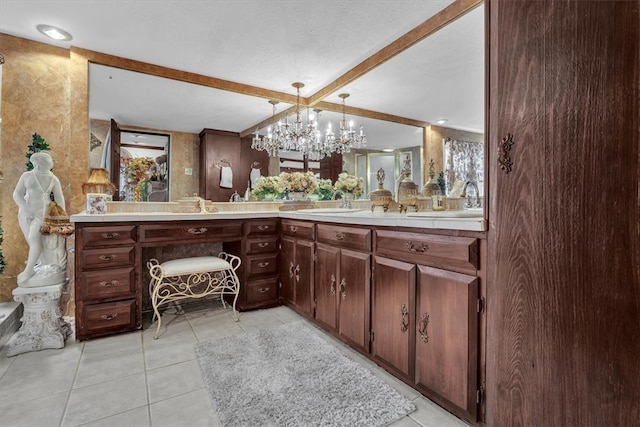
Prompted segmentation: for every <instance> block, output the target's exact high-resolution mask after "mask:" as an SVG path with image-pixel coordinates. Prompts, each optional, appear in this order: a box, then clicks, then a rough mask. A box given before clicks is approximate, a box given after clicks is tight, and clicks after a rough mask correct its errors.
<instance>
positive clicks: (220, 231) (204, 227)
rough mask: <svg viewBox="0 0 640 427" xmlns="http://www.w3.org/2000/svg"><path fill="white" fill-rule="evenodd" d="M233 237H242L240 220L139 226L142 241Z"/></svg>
mask: <svg viewBox="0 0 640 427" xmlns="http://www.w3.org/2000/svg"><path fill="white" fill-rule="evenodd" d="M233 237H238V238H241V237H242V222H239V221H232V222H224V221H216V222H215V223H214V222H193V223H185V222H183V223H182V224H168V225H141V226H140V241H141V242H142V243H159V242H172V243H181V242H198V241H206V242H222V241H225V240H229V239H230V238H233Z"/></svg>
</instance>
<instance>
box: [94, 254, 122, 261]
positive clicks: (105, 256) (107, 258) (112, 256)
mask: <svg viewBox="0 0 640 427" xmlns="http://www.w3.org/2000/svg"><path fill="white" fill-rule="evenodd" d="M117 257H118V256H117V255H115V254H111V255H100V256H99V257H98V258H100V259H101V260H102V261H112V260H114V259H116V258H117Z"/></svg>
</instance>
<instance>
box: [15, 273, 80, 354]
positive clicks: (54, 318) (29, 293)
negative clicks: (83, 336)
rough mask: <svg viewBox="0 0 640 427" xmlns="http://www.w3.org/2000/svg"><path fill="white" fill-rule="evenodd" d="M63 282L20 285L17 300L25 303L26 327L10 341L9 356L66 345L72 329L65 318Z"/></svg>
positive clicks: (24, 324) (24, 323)
mask: <svg viewBox="0 0 640 427" xmlns="http://www.w3.org/2000/svg"><path fill="white" fill-rule="evenodd" d="M63 286H64V285H63V284H58V285H53V286H42V287H36V288H20V287H18V288H16V289H14V290H13V299H14V301H16V302H21V303H22V304H24V313H23V316H22V319H20V320H21V321H22V326H21V327H20V329H19V330H18V332H16V333H15V335H14V336H13V337H11V340H10V341H9V343H8V346H9V348H8V349H7V356H9V357H11V356H15V355H18V354H21V353H27V352H29V351H39V350H45V349H48V348H63V347H64V341H65V340H66V339H67V337H68V336H69V335H71V328H70V326H69V324H68V323H67V322H65V321H64V320H63V319H62V313H61V312H60V296H61V295H62V287H63Z"/></svg>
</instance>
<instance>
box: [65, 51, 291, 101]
mask: <svg viewBox="0 0 640 427" xmlns="http://www.w3.org/2000/svg"><path fill="white" fill-rule="evenodd" d="M71 50H72V51H73V52H74V53H76V54H78V55H81V56H84V57H85V58H87V61H89V62H90V63H92V64H99V65H105V66H109V67H114V68H120V69H123V70H128V71H136V72H138V73H144V74H149V75H152V76H157V77H164V78H168V79H172V80H177V81H181V82H185V83H193V84H197V85H200V86H206V87H210V88H213V89H220V90H226V91H229V92H235V93H241V94H243V95H249V96H255V97H259V98H265V99H270V100H271V99H273V100H276V101H279V102H286V103H287V104H295V103H296V95H291V94H288V93H284V92H278V91H275V90H270V89H264V88H261V87H258V86H251V85H247V84H243V83H237V82H232V81H230V80H223V79H219V78H216V77H210V76H205V75H202V74H197V73H191V72H188V71H182V70H177V69H175V68H169V67H164V66H162V65H155V64H150V63H148V62H142V61H136V60H135V59H128V58H123V57H120V56H114V55H109V54H106V53H100V52H95V51H92V50H87V49H82V48H79V47H73V46H72V47H71Z"/></svg>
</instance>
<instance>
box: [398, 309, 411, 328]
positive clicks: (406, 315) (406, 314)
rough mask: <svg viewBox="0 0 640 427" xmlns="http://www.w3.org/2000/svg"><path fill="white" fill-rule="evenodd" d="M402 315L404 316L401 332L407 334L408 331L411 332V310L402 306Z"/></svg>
mask: <svg viewBox="0 0 640 427" xmlns="http://www.w3.org/2000/svg"><path fill="white" fill-rule="evenodd" d="M400 314H401V315H402V320H401V322H400V332H407V330H409V310H408V309H407V306H406V305H404V304H402V305H401V306H400Z"/></svg>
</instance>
